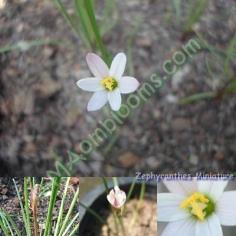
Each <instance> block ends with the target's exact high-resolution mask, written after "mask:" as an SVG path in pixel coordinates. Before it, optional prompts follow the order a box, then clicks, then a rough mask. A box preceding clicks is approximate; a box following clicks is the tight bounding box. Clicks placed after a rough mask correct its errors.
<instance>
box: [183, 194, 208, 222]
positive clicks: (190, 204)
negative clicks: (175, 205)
mask: <svg viewBox="0 0 236 236" xmlns="http://www.w3.org/2000/svg"><path fill="white" fill-rule="evenodd" d="M208 202H209V199H208V198H207V197H206V196H204V195H203V194H202V193H198V192H196V193H194V194H192V195H191V196H190V197H189V198H187V199H185V200H184V201H183V202H182V203H181V205H180V207H181V208H183V209H189V210H190V212H191V214H192V215H194V216H196V217H197V218H198V219H199V220H204V219H205V216H206V213H205V212H204V210H205V208H206V207H207V203H208Z"/></svg>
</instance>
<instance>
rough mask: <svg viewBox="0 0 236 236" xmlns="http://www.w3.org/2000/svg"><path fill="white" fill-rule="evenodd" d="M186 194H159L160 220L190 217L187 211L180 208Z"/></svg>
mask: <svg viewBox="0 0 236 236" xmlns="http://www.w3.org/2000/svg"><path fill="white" fill-rule="evenodd" d="M184 199H185V197H184V196H181V195H178V194H173V193H159V194H157V206H158V217H157V220H158V221H162V222H171V221H176V220H182V219H186V218H188V217H189V216H190V215H189V214H188V212H187V211H185V210H183V209H181V208H180V204H181V202H182V201H183V200H184Z"/></svg>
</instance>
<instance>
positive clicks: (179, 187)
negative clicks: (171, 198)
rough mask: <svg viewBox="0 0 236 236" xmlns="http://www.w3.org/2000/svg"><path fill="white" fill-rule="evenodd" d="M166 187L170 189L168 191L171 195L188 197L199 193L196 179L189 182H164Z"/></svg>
mask: <svg viewBox="0 0 236 236" xmlns="http://www.w3.org/2000/svg"><path fill="white" fill-rule="evenodd" d="M163 182H164V184H165V186H166V187H167V188H168V190H169V191H170V192H171V193H177V194H180V195H183V196H188V195H190V194H191V193H193V192H196V191H197V183H196V181H195V179H193V180H191V181H190V180H189V181H182V180H177V181H173V180H171V181H167V180H166V181H163Z"/></svg>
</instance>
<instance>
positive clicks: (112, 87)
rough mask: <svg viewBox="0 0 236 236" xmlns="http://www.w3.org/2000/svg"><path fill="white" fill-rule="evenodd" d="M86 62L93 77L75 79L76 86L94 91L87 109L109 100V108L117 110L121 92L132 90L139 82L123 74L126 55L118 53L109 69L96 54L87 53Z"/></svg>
mask: <svg viewBox="0 0 236 236" xmlns="http://www.w3.org/2000/svg"><path fill="white" fill-rule="evenodd" d="M86 60H87V64H88V66H89V68H90V70H91V72H92V74H93V75H94V77H90V78H85V79H81V80H79V81H77V83H76V84H77V86H78V87H79V88H81V89H83V90H86V91H89V92H94V94H93V96H92V97H91V99H90V100H89V103H88V106H87V109H88V111H96V110H99V109H100V108H102V107H103V106H104V105H105V104H106V103H107V102H109V104H110V106H111V109H112V110H114V111H118V110H119V109H120V107H121V94H127V93H132V92H134V91H135V90H136V89H137V88H138V86H139V82H138V81H137V80H136V79H135V78H133V77H130V76H123V73H124V71H125V65H126V55H125V54H124V53H118V54H117V55H116V56H115V58H114V59H113V61H112V63H111V68H110V69H109V68H108V66H107V65H106V63H105V62H104V61H103V60H102V59H101V58H100V57H99V56H98V55H96V54H94V53H88V54H87V57H86Z"/></svg>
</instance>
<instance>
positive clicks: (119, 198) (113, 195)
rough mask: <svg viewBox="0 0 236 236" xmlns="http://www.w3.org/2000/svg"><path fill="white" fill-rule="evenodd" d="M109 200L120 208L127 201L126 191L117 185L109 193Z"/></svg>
mask: <svg viewBox="0 0 236 236" xmlns="http://www.w3.org/2000/svg"><path fill="white" fill-rule="evenodd" d="M107 200H108V202H109V203H110V204H111V205H112V206H113V207H115V208H118V209H119V208H121V207H122V206H123V205H124V203H125V201H126V193H125V192H124V191H122V190H120V188H119V187H118V186H115V187H114V189H112V190H111V191H110V193H109V194H108V195H107Z"/></svg>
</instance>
